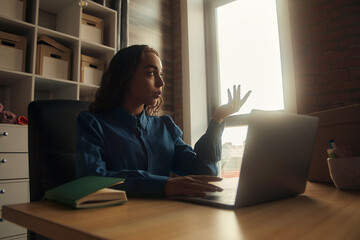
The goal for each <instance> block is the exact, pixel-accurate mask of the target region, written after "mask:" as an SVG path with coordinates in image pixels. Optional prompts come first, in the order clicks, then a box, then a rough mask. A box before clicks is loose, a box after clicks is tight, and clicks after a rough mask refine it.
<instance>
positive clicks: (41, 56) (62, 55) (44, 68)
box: [35, 35, 71, 79]
mask: <svg viewBox="0 0 360 240" xmlns="http://www.w3.org/2000/svg"><path fill="white" fill-rule="evenodd" d="M70 62H71V51H70V49H68V48H67V47H65V46H63V45H62V44H60V43H58V42H56V41H55V40H53V39H51V38H50V37H48V36H46V35H42V36H40V37H39V39H38V42H37V53H36V71H35V72H36V74H39V75H42V76H45V77H52V78H61V79H70Z"/></svg>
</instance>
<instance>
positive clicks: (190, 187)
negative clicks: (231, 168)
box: [164, 175, 222, 197]
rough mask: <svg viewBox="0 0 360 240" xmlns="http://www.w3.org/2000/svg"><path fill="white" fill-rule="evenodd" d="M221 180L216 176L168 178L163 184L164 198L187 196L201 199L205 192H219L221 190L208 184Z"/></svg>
mask: <svg viewBox="0 0 360 240" xmlns="http://www.w3.org/2000/svg"><path fill="white" fill-rule="evenodd" d="M221 180H222V179H221V178H219V177H216V176H204V175H189V176H184V177H173V178H169V179H168V181H167V182H166V184H165V188H164V194H165V196H166V197H172V196H179V195H187V196H198V197H203V196H205V195H206V193H205V192H221V191H222V188H220V187H217V186H215V185H213V184H210V183H209V182H218V181H221Z"/></svg>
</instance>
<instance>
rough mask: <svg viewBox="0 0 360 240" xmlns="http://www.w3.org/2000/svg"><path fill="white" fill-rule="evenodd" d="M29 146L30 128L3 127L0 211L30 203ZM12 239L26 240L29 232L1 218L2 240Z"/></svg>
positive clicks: (0, 145)
mask: <svg viewBox="0 0 360 240" xmlns="http://www.w3.org/2000/svg"><path fill="white" fill-rule="evenodd" d="M27 145H28V128H27V126H22V125H16V124H0V209H1V208H2V206H3V205H8V204H17V203H25V202H29V200H30V192H29V157H28V146H27ZM0 215H1V211H0ZM10 239H11V240H15V239H16V240H20V239H27V230H26V229H25V228H23V227H20V226H18V225H16V224H13V223H11V222H8V221H6V220H4V219H2V218H1V217H0V240H10Z"/></svg>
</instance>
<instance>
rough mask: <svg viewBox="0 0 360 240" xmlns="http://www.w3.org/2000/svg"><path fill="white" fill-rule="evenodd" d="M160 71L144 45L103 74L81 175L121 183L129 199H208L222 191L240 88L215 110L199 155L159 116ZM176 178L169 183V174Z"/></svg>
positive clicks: (80, 127)
mask: <svg viewBox="0 0 360 240" xmlns="http://www.w3.org/2000/svg"><path fill="white" fill-rule="evenodd" d="M164 85H165V83H164V80H163V67H162V63H161V60H160V58H159V54H158V53H157V51H156V50H154V49H152V48H150V47H149V46H147V45H134V46H130V47H127V48H124V49H121V50H120V51H118V53H117V54H116V55H115V56H114V57H113V59H112V61H111V63H110V66H109V68H108V70H107V72H106V73H105V74H104V75H103V78H102V81H101V86H100V88H99V90H98V92H97V94H96V98H95V101H94V102H93V103H91V104H90V108H89V111H88V112H82V113H80V114H79V116H78V122H77V175H78V177H81V176H86V175H100V176H108V177H120V178H124V179H125V182H124V183H123V184H120V185H118V188H119V189H122V190H125V191H126V192H127V194H128V195H129V196H131V195H137V196H139V195H140V196H150V197H162V196H165V197H171V196H174V195H195V196H203V195H205V193H204V192H205V191H221V189H220V188H218V187H216V186H214V185H212V184H210V183H209V182H211V181H219V180H221V179H220V178H218V177H216V175H217V173H218V168H217V164H216V163H217V161H219V160H220V157H221V135H222V132H223V129H224V124H223V123H222V121H223V119H224V118H226V117H227V116H228V115H230V114H232V113H234V112H236V111H238V110H239V108H240V107H241V106H242V105H243V103H244V102H245V101H246V99H247V97H248V96H249V94H250V92H249V93H247V94H246V96H245V97H244V98H243V99H242V100H241V99H240V86H238V87H235V86H234V90H233V91H234V92H233V95H234V97H233V98H232V97H231V93H230V91H228V94H229V103H228V104H227V105H223V106H220V107H219V108H218V109H216V111H215V114H214V116H213V117H212V120H211V121H210V123H209V126H208V129H207V131H206V133H205V134H204V135H203V136H202V137H201V138H200V139H199V141H198V142H197V143H196V145H195V147H194V149H192V148H191V147H190V146H189V145H187V144H185V143H184V142H183V140H182V132H181V130H180V128H179V127H178V126H177V125H176V124H175V123H174V122H173V120H172V119H171V118H170V117H169V116H166V115H164V116H156V115H157V114H158V113H159V111H160V107H161V105H162V103H163V99H162V97H161V94H162V91H163V88H164ZM173 174H174V175H177V177H170V176H171V175H173Z"/></svg>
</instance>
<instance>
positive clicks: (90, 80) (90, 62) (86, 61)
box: [80, 55, 105, 85]
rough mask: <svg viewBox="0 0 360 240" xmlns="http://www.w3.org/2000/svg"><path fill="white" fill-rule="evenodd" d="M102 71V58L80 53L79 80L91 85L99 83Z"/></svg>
mask: <svg viewBox="0 0 360 240" xmlns="http://www.w3.org/2000/svg"><path fill="white" fill-rule="evenodd" d="M104 71H105V63H104V60H102V59H99V58H93V57H90V56H86V55H81V72H80V75H81V77H80V82H82V83H86V84H91V85H100V82H101V77H102V75H103V73H104Z"/></svg>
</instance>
